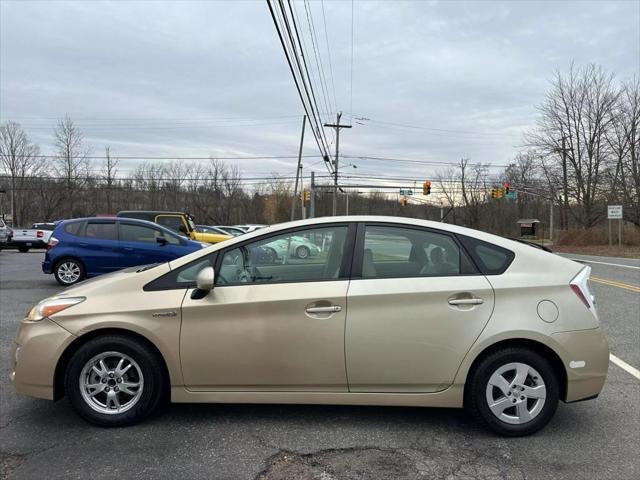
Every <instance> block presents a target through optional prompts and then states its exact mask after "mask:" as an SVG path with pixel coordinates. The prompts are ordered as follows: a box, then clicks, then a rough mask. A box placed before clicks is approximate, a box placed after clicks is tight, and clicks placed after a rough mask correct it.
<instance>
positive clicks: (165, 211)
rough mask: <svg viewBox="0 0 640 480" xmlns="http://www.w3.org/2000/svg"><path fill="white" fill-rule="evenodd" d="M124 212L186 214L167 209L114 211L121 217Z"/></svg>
mask: <svg viewBox="0 0 640 480" xmlns="http://www.w3.org/2000/svg"><path fill="white" fill-rule="evenodd" d="M126 213H137V214H139V215H187V213H186V212H172V211H167V210H122V211H120V212H118V213H116V216H117V217H122V216H124V214H126Z"/></svg>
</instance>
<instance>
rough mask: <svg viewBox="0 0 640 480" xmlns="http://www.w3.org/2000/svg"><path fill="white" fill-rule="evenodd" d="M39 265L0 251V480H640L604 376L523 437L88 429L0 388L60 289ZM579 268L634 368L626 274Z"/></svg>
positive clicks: (622, 269)
mask: <svg viewBox="0 0 640 480" xmlns="http://www.w3.org/2000/svg"><path fill="white" fill-rule="evenodd" d="M42 257H43V254H42V252H36V251H33V252H30V253H24V254H21V253H17V252H12V251H2V252H0V357H2V361H1V362H0V365H1V366H0V478H16V479H27V478H29V479H30V478H48V479H57V478H65V479H72V478H116V477H117V478H153V479H157V478H183V479H201V478H202V479H205V478H206V479H218V478H221V479H227V478H228V479H252V478H261V479H283V478H287V479H322V480H338V479H376V478H380V479H396V478H398V479H400V478H402V479H414V478H415V479H418V478H420V479H439V478H442V479H487V480H488V479H492V480H497V479H539V478H553V479H565V478H566V479H572V480H575V479H593V478H597V479H637V478H640V462H639V461H638V458H640V379H638V378H636V377H635V376H634V375H633V374H632V373H629V372H628V371H626V370H624V369H622V368H621V367H619V366H618V365H615V364H613V363H610V367H609V377H608V380H607V383H606V385H605V388H604V390H603V392H602V394H601V395H600V397H599V398H598V399H596V400H593V401H589V402H582V403H577V404H573V405H564V404H562V403H561V404H560V406H559V408H558V412H557V414H556V416H555V418H554V419H553V420H552V422H551V424H550V425H549V426H547V427H546V428H545V429H544V430H543V431H541V432H539V433H538V434H536V435H534V436H531V437H527V438H515V439H507V438H502V437H498V436H496V435H494V434H492V433H490V432H489V431H487V430H485V429H484V428H482V427H480V426H478V425H476V424H475V423H474V422H473V421H472V420H471V419H470V418H469V417H468V416H467V415H466V414H465V413H464V412H463V411H461V410H447V409H420V408H388V407H387V408H378V407H327V406H278V405H270V406H256V405H172V406H168V407H166V408H165V409H164V411H163V412H161V413H160V414H158V415H156V416H154V417H153V418H151V419H149V420H147V421H146V422H144V423H143V424H140V425H137V426H134V427H129V428H124V429H101V428H97V427H93V426H91V425H89V424H87V423H85V422H84V421H82V420H81V419H80V418H79V417H78V416H76V415H75V414H74V413H73V412H72V410H71V408H70V406H69V404H68V403H67V401H66V400H62V401H60V402H57V403H52V402H49V401H45V400H37V399H32V398H28V397H22V396H18V395H16V394H15V392H14V390H13V387H12V386H11V384H10V382H9V376H8V361H7V358H8V355H9V349H10V344H11V341H12V340H13V337H14V335H15V332H16V329H17V327H18V324H19V322H20V320H21V319H22V316H23V315H24V314H25V312H27V310H28V309H29V308H31V307H32V306H33V304H35V303H36V302H37V301H39V300H41V299H42V298H44V297H47V296H50V295H51V294H53V293H55V292H57V291H59V290H60V288H59V286H58V284H57V283H56V282H55V280H54V279H53V277H52V276H47V275H43V274H42V273H41V271H40V262H41V260H42ZM582 259H583V260H585V259H586V260H589V261H591V262H603V263H591V266H592V268H593V273H592V275H593V276H594V277H595V280H594V281H593V282H592V289H593V290H594V292H595V296H596V300H597V302H598V310H599V313H600V318H601V322H602V324H603V327H604V329H605V330H606V332H607V335H608V337H609V341H610V346H611V352H612V353H613V354H614V355H615V356H616V357H617V358H620V359H621V360H623V361H624V362H626V363H627V364H629V365H631V366H632V367H635V368H636V369H638V368H640V290H639V289H640V261H639V260H623V259H607V258H599V257H582ZM605 263H611V264H619V265H623V266H613V265H606V264H605ZM625 286H626V287H625ZM634 287H635V289H634Z"/></svg>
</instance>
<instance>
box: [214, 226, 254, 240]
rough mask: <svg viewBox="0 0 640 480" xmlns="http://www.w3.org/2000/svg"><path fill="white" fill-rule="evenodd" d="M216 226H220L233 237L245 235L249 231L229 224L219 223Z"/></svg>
mask: <svg viewBox="0 0 640 480" xmlns="http://www.w3.org/2000/svg"><path fill="white" fill-rule="evenodd" d="M216 228H219V229H220V230H222V231H223V232H225V233H226V234H227V235H231V236H233V237H237V236H239V235H244V234H245V233H247V232H245V231H244V230H242V229H241V228H238V227H229V226H227V225H217V226H216Z"/></svg>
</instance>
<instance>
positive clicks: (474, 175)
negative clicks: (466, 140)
mask: <svg viewBox="0 0 640 480" xmlns="http://www.w3.org/2000/svg"><path fill="white" fill-rule="evenodd" d="M458 168H459V169H460V194H461V196H462V201H463V204H464V206H465V214H466V222H465V223H466V224H467V225H468V226H470V227H473V228H477V227H479V226H480V214H481V210H482V206H483V204H485V203H486V200H487V177H488V175H489V165H485V164H482V163H475V164H473V165H471V166H469V159H468V158H463V159H461V160H460V163H459V164H458Z"/></svg>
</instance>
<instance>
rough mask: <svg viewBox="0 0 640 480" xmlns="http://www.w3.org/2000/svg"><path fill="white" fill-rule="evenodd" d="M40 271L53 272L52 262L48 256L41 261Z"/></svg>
mask: <svg viewBox="0 0 640 480" xmlns="http://www.w3.org/2000/svg"><path fill="white" fill-rule="evenodd" d="M42 273H46V274H47V275H48V274H51V273H53V263H52V262H51V260H49V259H48V258H45V259H44V262H42Z"/></svg>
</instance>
